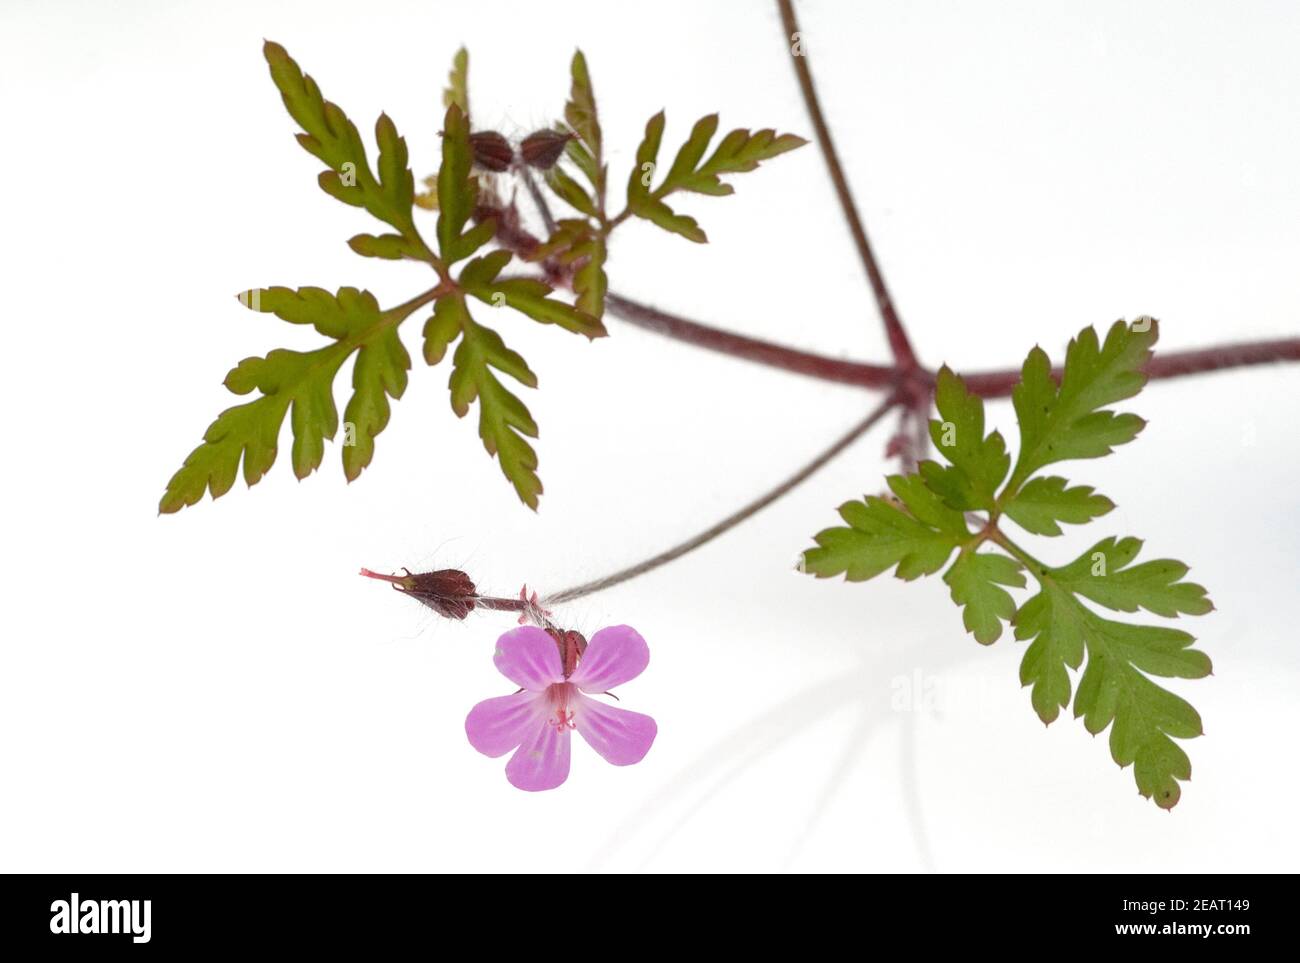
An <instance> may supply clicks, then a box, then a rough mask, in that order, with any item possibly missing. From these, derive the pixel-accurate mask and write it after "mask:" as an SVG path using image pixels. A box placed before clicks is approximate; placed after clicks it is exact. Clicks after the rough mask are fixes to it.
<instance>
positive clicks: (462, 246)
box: [159, 41, 798, 512]
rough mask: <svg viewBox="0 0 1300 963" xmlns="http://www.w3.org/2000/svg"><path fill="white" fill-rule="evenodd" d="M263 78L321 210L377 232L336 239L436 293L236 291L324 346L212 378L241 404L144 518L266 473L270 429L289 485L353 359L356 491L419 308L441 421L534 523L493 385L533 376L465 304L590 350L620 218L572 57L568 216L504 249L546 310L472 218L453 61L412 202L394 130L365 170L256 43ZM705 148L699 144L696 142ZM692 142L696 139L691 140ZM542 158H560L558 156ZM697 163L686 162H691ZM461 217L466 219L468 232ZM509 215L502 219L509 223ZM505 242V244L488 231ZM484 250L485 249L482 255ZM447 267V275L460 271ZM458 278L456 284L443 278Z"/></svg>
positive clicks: (762, 136) (519, 436) (458, 66)
mask: <svg viewBox="0 0 1300 963" xmlns="http://www.w3.org/2000/svg"><path fill="white" fill-rule="evenodd" d="M263 52H264V54H265V57H266V61H267V64H268V66H269V67H270V73H271V79H272V81H273V82H274V83H275V86H276V88H277V89H278V90H279V92H280V95H281V98H282V99H283V101H284V105H285V107H286V109H287V110H288V112H289V114H290V116H291V117H292V118H293V119H294V120H295V121H296V122H297V124H298V126H299V127H300V128H301V131H302V132H301V133H300V134H298V135H297V139H298V142H299V144H301V145H302V147H303V148H304V149H305V150H306V151H308V152H309V153H310V154H311V155H312V156H314V157H315V158H317V159H318V160H320V161H321V162H322V163H323V164H324V165H325V170H323V171H322V172H321V173H320V175H319V178H318V181H319V183H320V186H321V188H322V189H323V190H324V191H325V192H326V193H327V194H329V195H330V196H332V197H335V198H337V199H338V200H340V201H343V202H344V203H345V204H348V205H350V206H353V207H359V208H362V209H364V210H366V211H368V212H369V213H370V214H372V215H373V216H375V217H376V218H378V219H379V220H380V221H381V222H383V223H384V224H386V225H388V228H389V230H387V231H385V232H383V233H379V234H358V235H356V236H355V237H353V238H352V239H351V240H350V241H349V242H348V244H349V246H350V247H351V248H352V250H353V251H355V252H356V253H357V254H360V255H362V256H364V257H373V258H379V259H383V260H391V261H399V260H413V261H420V262H424V263H425V264H427V265H428V266H429V267H430V268H432V269H433V271H434V272H435V273H436V276H437V281H436V283H435V285H434V286H433V287H432V288H430V289H429V290H427V291H425V292H424V293H422V294H419V295H417V296H415V297H413V298H411V299H410V300H409V301H407V302H406V303H404V304H401V305H399V306H397V307H394V308H389V309H386V310H385V309H382V308H380V306H379V304H378V302H377V301H376V299H375V298H374V297H373V296H372V295H371V294H370V293H369V292H366V291H358V290H357V289H355V288H348V287H345V288H340V289H339V291H338V292H337V294H330V293H328V292H327V291H324V290H322V289H320V288H301V289H298V290H292V289H289V288H283V287H273V288H265V289H258V290H254V291H247V292H245V293H244V294H243V295H241V296H240V300H241V302H242V303H243V304H244V305H245V306H246V307H249V308H251V309H252V310H255V311H259V312H263V313H272V314H275V315H276V316H277V317H280V318H281V319H283V320H285V321H288V322H290V323H292V324H305V325H310V326H312V327H314V328H315V329H316V330H317V331H318V332H319V333H320V334H322V335H324V336H325V337H327V338H328V339H329V342H330V343H328V344H326V345H324V346H323V347H320V348H317V349H315V350H312V351H290V350H286V349H276V350H273V351H271V352H270V353H269V354H268V355H266V356H265V357H254V358H247V359H245V360H244V361H242V362H240V364H239V365H238V366H236V367H235V368H234V369H233V370H232V371H231V372H230V373H229V374H228V375H227V376H226V382H225V383H226V387H227V388H229V389H230V390H231V391H232V392H234V393H235V394H238V395H252V394H256V397H254V398H253V399H252V400H250V401H248V402H246V403H244V404H239V405H235V406H234V407H231V408H228V409H226V410H225V411H223V412H222V413H221V414H220V415H219V416H218V417H217V419H216V420H215V421H213V422H212V424H211V425H210V426H209V427H208V430H207V431H206V432H205V434H204V436H203V441H202V443H201V444H200V445H199V446H198V447H197V448H195V449H194V451H193V452H191V453H190V455H189V457H188V458H186V460H185V462H184V464H183V465H182V467H181V468H180V470H179V471H177V472H176V473H175V475H173V476H172V479H171V481H170V482H168V485H167V488H166V491H165V492H164V494H163V497H162V500H161V502H160V504H159V509H160V511H162V512H175V511H178V510H179V509H181V508H183V507H185V506H187V505H193V504H195V503H196V502H198V501H199V500H200V499H201V498H202V497H203V494H204V492H210V493H211V494H212V497H213V498H217V497H219V496H221V495H223V494H225V493H226V492H227V491H229V490H230V488H231V487H232V485H233V484H234V481H235V477H236V476H237V475H238V473H239V468H240V465H241V463H242V465H243V473H244V479H245V481H246V482H247V483H248V484H249V485H250V486H251V485H254V484H256V483H257V482H258V481H260V480H261V479H262V477H263V476H264V475H265V474H266V472H267V471H268V470H269V469H270V467H271V466H272V465H273V464H274V462H275V459H276V456H277V451H278V446H279V438H280V434H281V432H282V429H283V426H284V422H285V420H286V419H288V421H289V425H290V430H291V432H292V435H293V450H292V463H293V469H294V472H295V474H297V476H298V477H299V478H303V477H305V476H307V475H309V474H310V473H311V472H313V471H315V470H316V468H318V467H319V466H320V463H321V460H322V458H323V456H324V445H325V441H326V440H327V439H333V438H335V436H336V434H337V432H338V429H339V427H340V422H339V416H338V411H337V409H336V407H335V401H334V391H333V388H334V380H335V378H336V376H337V375H338V374H339V372H340V370H341V369H342V367H343V365H344V364H345V363H346V362H347V361H349V360H352V361H353V368H352V394H351V397H350V399H349V401H348V403H347V406H346V408H345V409H344V412H343V428H344V433H343V449H342V460H343V470H344V474H345V475H346V477H347V478H348V479H349V480H352V479H355V478H357V477H358V476H359V475H360V473H361V472H362V470H364V469H365V468H366V467H367V466H369V464H370V463H371V460H372V458H373V457H374V448H375V437H376V436H377V435H378V434H379V433H380V432H382V431H383V429H384V428H385V427H386V426H387V424H388V419H389V416H390V399H396V398H400V397H401V396H402V393H403V392H404V391H405V389H406V383H407V373H408V371H409V369H410V366H411V362H410V357H409V355H408V354H407V351H406V348H405V347H404V345H403V344H402V341H401V337H400V334H399V330H398V329H399V327H400V325H401V324H402V322H403V321H405V320H406V318H407V317H409V316H410V315H411V314H413V313H414V312H415V311H416V310H418V309H419V308H421V307H423V306H425V305H429V304H432V312H431V314H430V316H429V318H428V320H427V321H426V322H425V325H424V349H423V355H424V359H425V361H426V362H427V363H428V364H430V365H436V364H439V363H441V362H442V361H443V359H444V358H445V357H446V356H447V355H448V353H449V350H450V349H451V347H452V345H456V349H455V351H454V352H451V373H450V377H449V388H450V394H451V407H452V410H453V411H454V412H455V413H456V414H457V415H458V416H460V417H464V416H465V415H467V414H468V413H469V410H470V408H471V406H473V405H474V404H477V405H478V408H479V436H480V438H481V439H482V440H483V445H484V447H485V448H486V449H487V451H488V453H489V454H490V455H492V456H495V457H496V458H497V460H498V463H499V464H500V466H501V470H502V472H503V473H504V474H505V475H506V477H507V479H508V480H509V481H510V483H511V484H512V486H513V487H514V489H515V491H516V493H517V494H518V496H519V498H520V500H521V501H523V502H524V503H525V504H526V505H528V506H530V507H532V508H534V509H535V508H536V507H537V505H538V497H539V495H540V494H541V491H542V483H541V480H540V479H539V478H538V475H537V453H536V452H535V451H534V450H533V448H532V446H531V444H530V443H529V439H531V438H536V437H537V433H538V429H537V424H536V422H535V421H534V420H533V417H532V415H531V414H530V413H529V411H528V408H527V406H526V405H525V404H524V403H523V401H521V400H520V399H519V398H518V397H517V396H516V395H515V394H514V393H512V391H511V390H510V388H509V387H508V386H507V385H508V384H509V382H510V381H511V380H513V381H514V382H517V383H519V384H522V385H525V386H527V387H530V388H535V387H536V386H537V377H536V375H534V374H533V372H532V370H531V369H530V368H529V367H528V364H527V362H526V361H525V360H524V359H523V358H522V357H521V356H520V355H519V354H518V353H517V352H515V351H513V350H512V349H510V348H509V347H507V345H506V343H505V341H504V340H503V338H502V336H501V335H500V334H499V333H498V332H497V331H496V330H494V329H493V328H491V327H488V326H487V325H484V324H482V323H481V322H480V321H479V320H476V319H475V317H474V313H473V312H472V311H471V307H470V306H471V304H474V306H475V310H481V305H488V306H491V307H492V308H499V307H508V308H510V309H512V310H511V314H512V315H513V314H521V315H523V316H525V317H527V318H529V319H530V320H532V321H535V322H537V323H540V324H547V325H554V326H556V327H559V328H562V329H564V330H565V331H569V332H571V333H574V334H581V335H583V336H584V337H586V338H588V339H592V338H597V337H602V336H604V335H605V333H606V332H605V328H604V325H603V324H602V322H601V318H602V316H603V314H604V308H605V296H606V291H607V288H608V278H607V276H606V274H605V264H606V262H607V260H608V256H609V254H608V237H609V233H610V231H611V229H612V228H613V227H614V226H615V225H616V224H617V223H618V222H619V221H621V220H623V219H625V218H626V217H630V216H631V213H630V212H628V213H625V214H624V215H621V216H620V217H618V218H610V217H608V216H607V214H606V210H605V186H606V174H607V171H606V166H605V162H604V146H603V143H602V133H601V127H600V119H599V116H598V114H597V110H596V96H595V92H594V89H593V87H592V82H591V75H590V73H589V72H588V69H587V62H586V59H585V58H584V57H583V55H582V53H581V52H580V51H579V52H577V53H575V54H574V57H573V61H572V65H571V81H572V82H571V88H570V93H569V98H568V102H567V103H566V105H565V108H564V118H565V121H566V123H567V125H568V126H567V129H566V128H564V127H561V128H560V134H561V135H565V136H569V135H571V139H569V141H568V143H567V144H565V145H564V147H565V156H567V158H568V160H569V162H570V163H571V164H572V165H573V167H574V168H575V169H576V170H577V172H578V173H579V174H580V175H581V178H582V180H585V184H584V183H583V182H582V180H580V179H579V178H575V177H574V176H571V175H570V173H568V172H567V171H565V170H562V169H561V168H560V166H559V165H555V166H554V167H552V168H551V170H550V171H548V173H547V178H546V183H547V184H548V185H549V187H550V189H551V190H552V191H553V192H554V193H555V194H556V195H557V196H558V197H560V198H561V199H563V200H564V201H566V203H568V204H569V205H570V206H571V207H573V208H574V210H576V211H577V212H578V213H579V214H580V215H581V217H576V218H567V219H564V220H561V221H560V222H559V223H558V224H557V226H556V230H555V232H554V233H553V235H552V237H550V238H548V239H547V240H546V241H545V242H543V243H541V244H540V245H536V244H535V242H534V243H533V244H516V245H515V246H516V247H517V248H518V249H519V250H522V251H531V250H532V248H533V246H534V245H535V246H536V248H537V250H536V253H535V255H534V256H533V257H532V258H531V259H532V260H533V261H545V262H547V263H546V268H547V276H548V277H555V276H556V275H557V272H556V271H555V270H554V268H555V267H556V266H558V267H559V269H560V272H559V273H560V274H562V276H563V277H564V280H565V281H566V283H568V284H570V285H571V286H572V288H573V293H574V299H575V301H574V303H573V304H569V303H567V302H566V301H564V300H561V299H560V298H557V297H553V296H552V295H553V294H554V291H553V289H552V287H551V285H550V284H548V283H547V282H546V281H544V280H542V279H541V278H537V277H527V276H514V277H511V276H503V275H502V271H503V269H504V268H505V267H506V266H507V264H508V263H509V262H510V260H511V258H512V253H511V251H510V250H507V249H506V248H508V247H509V246H511V242H509V241H508V240H507V239H503V238H502V237H498V224H497V223H496V221H495V220H494V219H492V218H490V217H489V218H486V219H484V217H485V216H484V215H483V214H482V213H481V211H482V210H484V209H485V207H483V206H480V190H481V188H480V177H479V175H477V174H476V173H475V172H474V153H473V150H472V149H471V146H470V133H471V126H470V114H469V104H470V100H469V54H468V52H467V51H466V50H465V49H463V48H462V49H461V50H459V51H457V53H456V55H455V57H454V59H453V61H452V67H451V71H450V73H449V75H448V82H447V87H446V89H445V90H444V92H443V98H442V99H443V106H444V108H445V113H444V115H443V121H442V130H441V131H440V138H441V164H440V166H439V169H438V173H437V174H436V175H435V176H434V177H430V178H425V179H424V180H423V184H424V186H425V187H426V188H428V190H426V191H423V192H421V193H418V194H417V193H416V191H415V178H414V176H413V175H412V173H411V170H410V167H409V163H408V156H407V148H406V142H405V140H403V139H402V137H401V136H400V135H399V134H398V132H397V127H396V125H395V124H394V123H393V121H392V120H391V119H390V118H389V117H388V116H387V115H386V114H381V115H380V116H379V119H378V121H377V122H376V124H375V141H376V144H377V147H378V152H377V154H376V155H375V158H374V162H373V163H372V162H371V160H370V158H369V156H368V155H367V150H366V145H365V143H364V142H363V140H362V138H361V135H360V133H359V132H358V130H357V127H356V125H355V124H354V123H353V122H352V121H351V120H350V119H349V118H348V116H347V115H346V114H345V113H344V111H343V109H342V108H340V107H339V106H338V105H337V104H334V103H332V102H331V101H329V100H326V99H325V97H324V96H323V95H322V93H321V91H320V88H319V86H317V84H316V81H315V80H313V79H312V78H311V77H310V76H309V75H307V74H305V73H304V72H303V71H302V70H301V68H299V66H298V64H297V63H296V62H295V61H294V60H293V58H292V57H290V56H289V54H288V53H287V52H286V51H285V49H284V48H283V47H282V46H280V45H279V44H277V43H274V42H271V41H267V42H266V44H265V46H264V50H263ZM710 136H711V135H710ZM706 139H707V138H706ZM794 141H798V138H789V137H786V138H776V137H775V136H774V135H772V132H771V131H760V132H759V133H758V134H756V135H753V136H752V137H750V136H748V135H747V136H745V137H743V138H736V137H734V136H732V137H730V138H728V139H724V142H723V143H722V144H720V145H719V146H718V149H717V150H715V152H714V157H713V158H712V159H710V161H708V162H706V163H704V164H703V165H699V164H694V163H692V165H691V169H690V170H686V169H685V168H683V170H682V172H681V176H680V177H678V178H677V180H676V181H674V183H673V184H671V185H668V186H667V187H666V188H665V192H666V191H667V190H678V189H684V190H697V191H700V192H703V193H718V194H721V193H729V191H730V188H729V187H726V185H722V184H721V183H719V182H717V175H718V174H722V173H730V172H734V171H743V170H751V169H753V167H755V166H756V165H757V163H758V162H759V161H760V160H762V159H764V158H766V157H769V156H775V154H777V153H781V152H782V151H784V150H788V149H790V148H791V147H793V146H797V144H796V143H794ZM556 146H557V147H558V144H557V145H556ZM698 159H699V158H698V157H697V158H696V160H697V161H698ZM482 185H483V186H482V192H483V194H484V195H485V196H486V198H487V199H488V201H489V202H490V205H488V206H490V207H493V208H495V209H496V210H501V204H500V202H499V201H498V200H497V197H496V188H495V187H494V182H493V180H492V178H491V177H490V176H488V175H484V176H483V181H482ZM421 208H423V209H426V210H431V211H437V223H436V228H435V232H436V247H435V246H431V245H430V244H429V243H426V241H425V239H424V237H423V236H422V235H421V233H420V231H419V229H418V228H417V226H416V223H415V211H416V210H417V209H421ZM476 212H480V213H479V214H478V215H477V217H476ZM508 213H509V214H510V216H512V217H514V216H516V215H515V212H514V210H513V206H512V208H511V210H510V211H509V212H508ZM502 233H503V234H504V233H505V232H504V231H503V232H502ZM493 242H496V249H494V246H493ZM462 262H464V263H463V265H462ZM457 265H462V266H460V267H459V274H456V273H455V270H457Z"/></svg>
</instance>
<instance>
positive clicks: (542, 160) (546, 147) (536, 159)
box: [519, 127, 573, 171]
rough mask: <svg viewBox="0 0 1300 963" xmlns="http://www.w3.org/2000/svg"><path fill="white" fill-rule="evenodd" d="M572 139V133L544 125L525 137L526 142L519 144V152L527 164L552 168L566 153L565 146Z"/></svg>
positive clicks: (539, 167)
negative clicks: (564, 132) (563, 132)
mask: <svg viewBox="0 0 1300 963" xmlns="http://www.w3.org/2000/svg"><path fill="white" fill-rule="evenodd" d="M571 140H573V135H572V134H562V133H560V132H559V131H558V130H548V129H547V128H545V127H543V128H542V129H541V130H537V131H533V133H531V134H529V135H528V136H527V137H525V138H524V142H523V143H522V144H520V145H519V153H520V154H521V155H523V158H524V162H525V163H526V164H529V165H531V166H533V167H536V168H537V169H538V170H542V171H545V170H550V169H551V168H552V167H554V166H555V162H556V161H557V160H559V159H560V155H561V154H563V153H564V146H565V145H566V144H567V143H568V142H569V141H571Z"/></svg>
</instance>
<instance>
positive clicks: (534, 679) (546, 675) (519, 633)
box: [492, 625, 564, 692]
mask: <svg viewBox="0 0 1300 963" xmlns="http://www.w3.org/2000/svg"><path fill="white" fill-rule="evenodd" d="M492 661H493V662H494V663H496V667H497V670H498V671H499V672H500V673H501V674H502V675H503V676H505V677H506V678H507V679H509V680H510V681H511V682H513V683H514V684H515V685H517V686H519V687H520V688H521V689H528V690H529V691H531V692H541V691H543V690H544V689H545V688H546V687H547V686H548V685H550V684H551V683H552V682H563V681H564V666H563V665H561V663H560V650H559V648H557V647H556V645H555V640H554V639H553V638H551V637H550V636H549V635H547V634H546V633H545V632H543V631H542V630H541V629H539V628H537V626H535V625H525V626H523V627H522V628H518V629H511V630H510V631H509V632H507V633H505V634H504V635H502V636H501V638H499V639H497V651H496V654H495V655H494V656H493V657H492Z"/></svg>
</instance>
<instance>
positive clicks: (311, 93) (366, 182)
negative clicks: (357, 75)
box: [263, 40, 432, 261]
mask: <svg viewBox="0 0 1300 963" xmlns="http://www.w3.org/2000/svg"><path fill="white" fill-rule="evenodd" d="M263 54H264V55H265V57H266V62H267V64H269V65H270V68H271V79H272V80H273V81H274V82H275V85H276V87H278V88H279V90H280V94H281V96H282V98H283V99H284V105H285V107H286V108H288V111H289V114H290V116H292V117H293V119H294V120H296V121H297V122H298V125H299V126H300V127H301V128H302V129H303V133H301V134H299V135H298V143H299V144H301V145H302V146H303V148H304V149H305V150H306V151H307V152H308V153H310V154H312V155H313V156H315V157H316V158H318V159H319V160H321V161H323V162H324V163H325V165H326V167H327V170H324V171H322V172H321V174H320V176H319V178H318V181H319V183H320V186H321V189H322V190H323V191H325V193H327V194H329V195H330V196H331V197H336V198H338V199H339V200H340V201H343V202H344V203H345V204H350V205H352V206H353V207H363V208H365V209H366V210H367V211H369V212H370V213H371V214H373V215H374V216H375V217H377V218H379V219H380V220H381V221H384V222H385V223H387V224H390V225H392V226H393V227H394V228H396V229H397V234H396V235H386V237H387V238H388V240H387V241H385V242H384V244H383V246H382V247H381V248H376V250H379V249H382V250H383V251H385V252H386V253H382V254H375V255H374V256H378V257H390V256H393V253H397V252H400V253H397V256H399V257H409V258H416V259H418V260H425V261H427V260H430V259H431V258H432V254H431V252H430V251H429V249H428V247H427V246H426V245H425V243H424V241H423V240H422V239H421V238H420V234H419V232H418V231H417V230H416V228H415V222H414V220H413V218H412V213H411V209H412V206H413V205H414V197H415V179H414V177H413V175H412V174H411V171H410V168H409V167H408V166H407V151H406V141H404V140H403V139H402V138H401V137H400V136H398V133H397V128H396V127H395V126H394V125H393V122H392V120H390V119H389V117H388V115H387V114H381V115H380V116H379V120H378V122H377V123H376V124H375V140H376V141H377V143H378V145H379V163H378V171H379V173H378V176H376V174H375V172H374V171H372V170H371V168H370V162H369V160H368V159H367V157H366V148H365V144H364V143H363V142H362V140H361V135H360V134H359V133H358V132H357V128H356V126H355V125H354V124H353V123H352V121H350V120H349V119H348V117H347V115H346V114H344V113H343V110H342V109H341V108H340V107H339V106H338V105H337V104H333V103H331V102H330V101H328V100H326V99H325V98H324V97H323V96H322V95H321V92H320V88H319V87H318V86H317V85H316V81H314V80H313V79H312V78H311V77H310V76H308V75H307V74H304V73H303V72H302V70H301V69H300V68H299V67H298V64H297V63H295V62H294V60H293V58H292V57H290V56H289V54H288V53H287V52H286V51H285V49H284V48H283V47H281V46H280V45H279V44H278V43H274V42H272V41H269V40H268V41H267V42H266V44H265V46H264V47H263ZM361 237H368V235H361ZM353 240H354V242H356V241H357V239H355V238H354V239H353ZM358 244H359V245H360V248H361V250H360V251H359V253H369V251H368V250H367V248H374V245H372V244H371V243H370V242H367V241H359V242H358V243H354V244H353V249H354V250H358Z"/></svg>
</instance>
